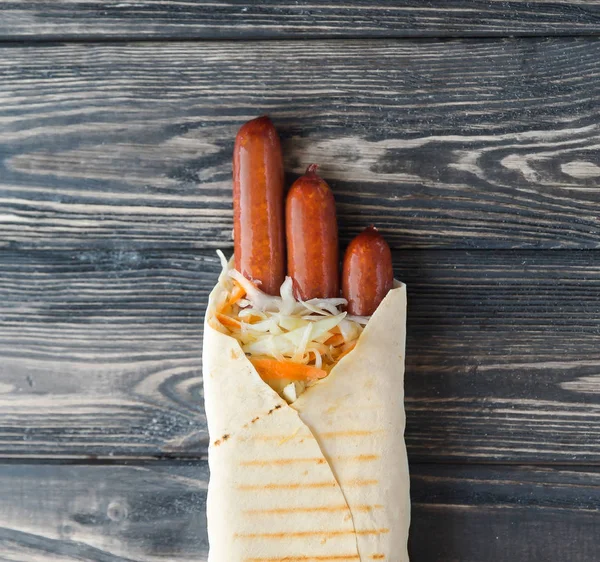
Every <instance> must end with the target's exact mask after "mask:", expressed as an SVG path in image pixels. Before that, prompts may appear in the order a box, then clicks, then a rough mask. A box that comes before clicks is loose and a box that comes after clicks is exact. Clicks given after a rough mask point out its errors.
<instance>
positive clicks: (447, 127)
mask: <svg viewBox="0 0 600 562" xmlns="http://www.w3.org/2000/svg"><path fill="white" fill-rule="evenodd" d="M598 61H600V42H599V41H597V40H595V39H572V38H563V39H520V40H502V41H501V40H489V41H447V42H440V41H390V40H386V41H330V42H327V41H315V42H295V41H282V42H249V43H245V44H244V47H243V49H242V48H240V46H239V44H236V43H232V42H229V43H228V42H225V43H185V42H183V43H144V44H137V45H122V44H119V45H106V44H103V45H66V46H43V47H42V46H37V47H36V46H27V47H20V46H15V47H11V48H8V47H7V48H4V49H3V50H2V56H1V57H0V124H1V126H0V247H1V248H12V249H31V248H35V249H56V248H62V249H70V248H94V249H102V248H104V249H111V250H114V249H121V250H127V251H129V250H134V251H138V250H140V249H147V248H151V249H152V248H162V249H168V248H188V249H189V248H212V247H217V246H224V245H225V246H228V245H230V243H231V239H230V233H231V228H232V224H231V221H232V212H231V180H230V175H231V151H232V146H233V138H234V135H235V132H236V130H237V128H238V127H239V125H240V124H241V123H243V122H244V121H245V120H247V119H249V118H251V117H253V116H256V115H259V114H261V113H270V114H271V115H272V117H273V118H274V120H275V122H276V125H277V126H278V127H279V129H280V131H281V134H282V137H283V141H284V147H285V153H286V169H287V171H288V172H289V180H290V181H291V180H292V179H293V178H294V177H296V176H297V175H298V174H300V173H301V172H302V171H303V169H304V168H305V166H306V165H307V164H308V163H310V162H313V161H317V162H318V163H320V164H321V165H322V173H323V175H324V176H325V177H326V178H327V179H328V180H329V181H330V183H331V184H332V187H333V189H334V192H335V195H336V199H337V202H338V211H339V217H340V227H341V237H342V240H346V241H347V240H348V239H349V238H350V237H351V236H352V235H353V234H355V233H357V232H358V231H359V230H360V229H362V228H363V227H364V226H366V225H368V224H369V223H375V224H377V225H378V226H379V227H380V228H381V229H382V230H383V231H384V233H385V234H386V236H387V238H388V239H389V240H390V243H391V244H392V246H393V247H395V248H422V247H444V248H597V247H599V246H600V220H599V218H598V217H599V216H600V197H599V191H598V185H597V184H598V178H599V177H600V161H599V160H598V150H597V147H598V142H599V140H598V139H599V134H600V123H599V118H598V112H597V108H596V100H597V99H598V96H599V95H600V73H599V63H598Z"/></svg>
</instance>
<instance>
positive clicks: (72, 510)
mask: <svg viewBox="0 0 600 562" xmlns="http://www.w3.org/2000/svg"><path fill="white" fill-rule="evenodd" d="M411 472H412V479H411V494H412V501H413V512H412V526H411V537H410V550H411V559H413V560H418V561H419V562H448V561H453V560H460V561H461V562H481V561H482V560H495V561H497V562H509V561H510V562H512V561H514V560H577V562H595V561H596V556H597V552H598V548H599V547H600V538H599V537H600V533H599V532H598V531H599V530H600V527H599V526H600V518H599V517H598V510H599V509H600V474H599V473H598V471H597V470H592V469H584V468H581V469H565V468H554V469H552V468H532V467H517V468H509V467H487V466H477V467H464V466H456V465H447V466H433V465H418V464H413V465H412V466H411ZM207 477H208V470H207V465H206V461H200V462H196V463H178V464H172V463H159V464H156V463H154V464H142V465H139V464H138V465H125V466H124V465H97V466H91V465H73V466H68V465H43V464H0V491H1V497H2V500H3V505H10V509H2V510H0V550H1V552H0V560H2V561H3V562H4V561H11V562H50V561H52V562H55V561H57V560H60V561H61V562H75V561H77V562H123V561H125V562H134V561H135V562H138V561H139V562H142V561H144V562H152V561H159V560H169V561H172V562H179V561H189V560H195V561H198V562H201V561H205V560H206V554H207V542H208V541H207V534H206V520H205V516H204V509H205V501H206V486H207ZM432 537H435V540H432Z"/></svg>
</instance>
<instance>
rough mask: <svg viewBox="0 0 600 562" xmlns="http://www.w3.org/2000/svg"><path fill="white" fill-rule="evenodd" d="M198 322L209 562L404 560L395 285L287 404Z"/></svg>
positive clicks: (400, 324) (402, 313)
mask: <svg viewBox="0 0 600 562" xmlns="http://www.w3.org/2000/svg"><path fill="white" fill-rule="evenodd" d="M224 282H225V278H224V277H223V276H222V279H221V280H220V281H219V283H218V284H217V286H216V287H215V288H214V290H213V291H212V293H211V295H210V298H209V304H208V310H207V314H206V319H205V328H204V329H205V332H204V351H203V374H204V394H205V403H206V414H207V421H208V428H209V433H210V440H211V441H210V446H209V464H210V471H211V478H210V485H209V491H208V505H207V514H208V533H209V541H210V555H209V562H274V561H280V562H283V561H286V562H295V561H298V562H300V561H302V562H312V561H315V562H316V561H329V560H331V561H334V560H336V561H361V562H367V561H372V560H386V561H388V562H404V561H407V560H408V554H407V546H406V544H407V537H408V527H409V519H410V500H409V475H408V463H407V458H406V449H405V444H404V439H403V434H404V427H405V414H404V407H403V400H404V390H403V380H404V356H405V355H404V354H405V334H406V329H405V326H406V287H405V286H404V285H403V284H400V283H395V288H394V289H392V290H391V291H390V292H389V293H388V294H387V296H386V297H385V298H384V300H383V301H382V302H381V304H380V305H379V307H378V308H377V310H376V311H375V313H374V314H373V315H372V316H371V318H370V319H369V321H368V323H367V324H366V326H365V328H364V330H363V331H362V333H361V334H360V336H359V338H358V341H357V343H356V346H355V347H354V349H353V350H352V351H350V353H348V354H347V355H346V356H345V357H343V358H342V359H340V360H339V362H338V363H337V364H336V365H335V366H334V367H333V368H332V369H331V371H330V372H329V375H328V376H327V377H326V378H323V379H321V380H319V381H317V382H316V383H315V384H314V385H312V386H310V387H309V388H307V389H306V390H305V392H304V393H303V394H301V395H300V396H299V397H298V398H297V399H296V400H295V401H294V402H292V404H288V403H287V401H286V400H285V399H283V398H282V397H281V396H280V395H279V394H278V393H277V392H276V391H275V390H274V389H273V388H271V387H270V386H269V385H268V384H267V383H266V382H264V381H263V379H262V378H261V377H260V375H259V374H258V372H257V370H256V369H255V368H254V366H253V365H252V363H251V362H250V360H249V359H248V358H247V356H246V354H245V353H244V351H243V350H242V347H241V346H240V343H239V342H238V341H237V340H236V339H235V338H234V337H232V336H230V335H226V334H224V333H222V332H221V331H219V330H217V329H215V327H213V322H212V321H211V320H212V319H213V318H214V317H215V314H216V311H217V304H216V303H218V302H219V301H221V300H222V299H221V295H222V294H223V293H224V292H226V289H225V288H224V285H223V284H224Z"/></svg>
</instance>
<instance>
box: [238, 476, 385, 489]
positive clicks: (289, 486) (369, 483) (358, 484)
mask: <svg viewBox="0 0 600 562" xmlns="http://www.w3.org/2000/svg"><path fill="white" fill-rule="evenodd" d="M342 484H343V486H344V487H345V486H352V487H357V488H358V487H361V486H374V485H376V484H379V480H359V479H356V480H348V481H346V482H342ZM335 487H337V482H336V481H335V480H327V481H326V482H289V483H287V484H280V483H278V482H270V483H268V484H241V485H240V486H238V487H237V489H238V490H240V491H242V492H256V491H258V490H298V489H300V488H335Z"/></svg>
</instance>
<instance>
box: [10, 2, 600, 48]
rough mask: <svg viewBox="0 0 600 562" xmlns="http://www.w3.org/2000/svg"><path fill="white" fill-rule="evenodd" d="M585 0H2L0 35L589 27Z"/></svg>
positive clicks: (238, 35) (593, 15)
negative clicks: (371, 0)
mask: <svg viewBox="0 0 600 562" xmlns="http://www.w3.org/2000/svg"><path fill="white" fill-rule="evenodd" d="M599 31H600V11H599V8H598V3H597V2H595V1H593V0H558V1H548V0H537V1H536V2H528V1H526V0H512V1H508V2H506V1H501V0H492V1H490V0H485V1H484V0H468V1H467V0H432V1H427V2H423V1H419V0H400V1H396V0H379V1H378V2H376V3H374V2H369V1H368V0H349V1H346V2H344V3H343V4H341V5H340V4H339V3H334V2H330V3H325V2H313V1H310V0H299V1H294V2H290V1H287V2H285V1H281V0H262V1H261V2H259V3H258V2H247V1H246V2H244V1H223V0H216V1H215V0H210V1H208V0H200V1H195V2H180V1H173V0H171V1H166V0H161V1H160V2H158V1H152V0H146V1H143V2H119V1H118V0H102V1H101V2H89V1H85V0H55V1H48V0H36V1H34V2H31V1H29V2H26V1H23V0H19V1H17V0H8V1H4V2H2V4H0V39H30V38H35V39H39V38H45V39H61V40H63V39H88V40H89V39H105V38H123V37H126V38H135V39H147V38H178V39H180V38H194V39H251V38H252V39H254V38H256V39H265V38H281V37H304V38H308V37H381V36H386V37H423V36H425V37H428V36H432V35H435V36H440V37H444V36H498V35H502V36H506V35H534V34H537V35H560V34H571V35H573V34H589V33H598V32H599Z"/></svg>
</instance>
